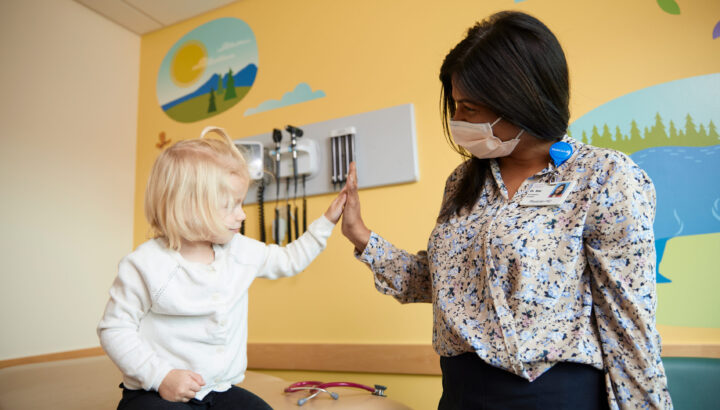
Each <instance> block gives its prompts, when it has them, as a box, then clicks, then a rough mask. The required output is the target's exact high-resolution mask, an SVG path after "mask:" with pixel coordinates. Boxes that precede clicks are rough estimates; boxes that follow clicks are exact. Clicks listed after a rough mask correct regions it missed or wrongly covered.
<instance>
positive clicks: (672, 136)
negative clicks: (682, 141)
mask: <svg viewBox="0 0 720 410" xmlns="http://www.w3.org/2000/svg"><path fill="white" fill-rule="evenodd" d="M668 128H669V129H670V130H669V132H668V136H669V137H670V143H671V144H673V145H675V144H677V141H678V132H677V129H676V128H675V123H674V122H673V121H672V120H670V126H669V127H668Z"/></svg>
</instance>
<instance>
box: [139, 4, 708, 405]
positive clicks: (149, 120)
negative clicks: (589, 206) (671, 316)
mask: <svg viewBox="0 0 720 410" xmlns="http://www.w3.org/2000/svg"><path fill="white" fill-rule="evenodd" d="M680 7H681V11H682V12H681V14H680V15H670V14H668V13H666V12H664V11H662V10H661V9H660V7H658V5H657V3H656V2H655V1H651V0H648V1H642V2H640V1H633V2H628V1H625V0H611V1H601V2H599V1H595V2H590V1H583V2H579V1H574V2H571V1H568V2H557V1H549V0H527V1H523V2H520V3H514V2H513V1H512V0H493V1H483V2H478V1H470V0H468V1H461V0H455V1H450V2H438V1H433V2H430V1H426V2H422V1H421V2H418V1H416V0H415V1H409V0H401V1H391V2H388V1H377V0H363V1H352V2H342V1H334V0H311V1H306V2H296V1H290V0H285V1H270V2H269V1H261V0H244V1H242V2H238V3H235V4H232V5H229V6H227V7H224V8H222V9H219V10H216V11H214V12H211V13H208V14H206V15H203V16H200V17H197V18H194V19H191V20H189V21H186V22H183V23H181V24H178V25H175V26H172V27H170V28H167V29H164V30H161V31H158V32H155V33H151V34H149V35H146V36H144V37H143V38H142V46H141V70H140V96H139V117H138V144H137V170H136V191H135V225H134V227H135V233H134V242H135V245H138V244H140V243H141V242H143V241H144V240H146V232H147V228H148V225H147V223H146V222H145V220H144V216H143V212H142V203H143V191H144V187H145V181H146V179H147V176H148V172H149V169H150V167H151V165H152V162H153V160H154V159H155V157H156V155H157V154H158V150H157V149H156V148H155V142H156V140H157V135H158V133H159V132H161V131H164V132H165V133H166V134H167V135H168V137H170V138H172V139H173V140H177V139H184V138H191V137H196V136H198V135H199V133H200V130H202V128H203V127H205V126H207V125H219V126H222V127H225V128H226V129H227V130H228V131H229V132H230V133H231V135H232V136H233V137H235V138H239V137H244V136H251V135H256V134H260V133H265V132H269V131H270V130H271V129H272V128H274V127H281V126H284V125H285V124H294V125H302V124H307V123H313V122H318V121H324V120H328V119H332V118H337V117H342V116H347V115H351V114H356V113H361V112H366V111H370V110H375V109H379V108H384V107H388V106H393V105H397V104H403V103H413V104H414V105H415V115H416V126H417V138H418V155H419V164H420V181H419V182H418V183H415V184H408V185H401V186H394V187H384V188H375V189H368V190H364V191H362V192H361V194H360V195H361V200H362V204H363V211H364V217H365V219H366V223H367V224H368V226H369V227H370V228H372V229H374V230H376V231H378V232H379V233H381V234H382V235H383V236H384V237H386V238H387V239H389V240H390V241H392V242H393V243H395V244H396V245H398V246H400V247H402V248H405V249H408V250H419V249H423V248H424V247H425V245H426V241H427V237H428V234H429V232H430V231H431V229H432V227H433V225H434V220H435V217H436V214H437V211H438V207H439V202H440V199H441V194H442V189H443V185H444V181H445V178H446V177H447V175H448V173H449V172H450V171H451V170H452V169H453V168H454V167H455V166H456V165H457V164H458V162H459V161H460V159H459V157H458V156H457V155H456V154H454V153H453V152H452V151H451V149H450V148H449V147H448V146H447V144H446V142H445V140H444V137H443V135H442V130H441V125H440V120H439V89H440V84H439V81H438V79H437V76H438V71H439V67H440V64H441V62H442V59H443V57H444V56H445V54H446V53H447V51H448V50H449V49H450V48H451V47H452V46H453V45H454V44H456V43H457V42H458V41H459V40H460V39H461V37H462V36H463V34H464V31H465V30H466V29H467V27H469V26H470V25H472V24H473V23H474V22H475V21H477V20H478V19H481V18H482V17H484V16H486V15H489V14H491V13H493V12H495V11H499V10H502V9H517V10H521V11H526V12H529V13H531V14H533V15H535V16H537V17H538V18H540V19H541V20H542V21H544V22H545V23H546V24H547V25H548V26H549V27H550V28H551V30H553V31H554V32H555V33H556V35H557V36H558V37H559V39H560V41H561V43H562V44H563V46H564V48H565V51H566V53H567V57H568V60H569V65H570V70H571V86H572V103H571V104H572V105H571V110H572V116H573V119H576V118H578V117H580V116H581V115H583V114H585V113H587V112H588V111H590V110H592V109H593V108H595V107H597V106H599V105H601V104H603V103H605V102H608V101H610V100H612V99H614V98H617V97H620V96H622V95H624V94H627V93H629V92H632V91H635V90H638V89H641V88H645V87H649V86H652V85H656V84H660V83H664V82H668V81H672V80H675V79H680V78H686V77H691V76H696V75H702V74H709V73H715V72H720V58H718V48H720V39H717V40H712V37H711V33H712V28H713V27H714V26H715V23H716V22H717V20H718V18H720V2H713V1H686V2H682V3H681V4H680ZM220 17H236V18H239V19H242V20H244V21H245V22H247V23H248V24H249V25H250V27H251V28H252V29H253V31H254V33H255V36H256V39H257V44H258V49H259V64H258V67H259V70H258V76H257V78H256V81H255V84H254V85H253V88H252V89H251V90H250V93H249V94H248V95H247V97H246V98H245V99H244V100H242V101H241V102H240V103H238V104H237V105H236V106H235V107H233V108H232V109H230V110H228V111H226V112H224V113H222V114H220V115H217V116H216V117H213V118H210V119H209V120H205V121H201V122H197V123H191V124H182V123H178V122H175V121H174V120H172V119H170V118H169V117H167V116H166V115H165V114H164V113H163V111H162V110H161V109H160V107H159V106H158V102H157V98H156V94H155V81H156V79H157V74H158V69H159V66H160V63H161V61H162V59H163V58H164V56H165V53H166V52H167V51H168V50H169V49H170V47H171V46H173V44H174V43H175V42H176V41H177V40H178V39H179V38H181V37H182V36H183V35H185V34H186V33H187V32H189V31H191V30H192V29H194V28H196V27H198V26H200V25H202V24H204V23H206V22H209V21H212V20H214V19H216V18H220ZM300 82H307V83H308V84H310V86H311V87H312V88H313V90H316V89H320V90H323V91H324V92H325V94H326V95H327V96H326V97H325V98H320V99H316V100H313V101H310V102H306V103H302V104H298V105H293V106H289V107H285V108H281V109H277V110H272V111H267V112H264V113H260V114H256V115H252V116H247V117H245V116H244V115H243V113H244V112H245V110H246V109H248V108H250V107H256V106H258V105H259V104H260V103H261V102H263V101H265V100H268V99H279V98H280V97H281V96H282V95H283V93H285V92H287V91H290V90H292V89H293V88H294V87H295V86H296V85H297V84H298V83H300ZM330 199H331V197H330V196H327V195H325V196H320V197H314V198H310V199H309V200H308V203H309V208H310V212H309V216H312V217H313V218H314V217H317V216H319V215H320V214H321V213H322V212H323V211H324V209H325V207H326V206H327V204H328V203H329V202H330ZM267 209H268V210H269V209H270V207H269V206H268V207H267ZM246 211H247V213H248V215H249V221H248V228H247V229H248V231H247V233H248V235H250V236H253V237H258V236H259V235H258V226H257V216H256V215H257V207H256V206H248V207H247V209H246ZM661 303H662V301H661ZM431 326H432V316H431V309H430V306H429V305H411V306H401V305H399V304H398V303H396V302H395V301H394V300H392V299H391V298H388V297H384V296H382V295H380V294H378V293H377V292H376V291H375V289H374V286H373V280H372V277H371V274H370V272H369V270H367V268H365V267H364V265H362V264H361V263H359V262H357V261H355V260H354V259H353V257H352V247H351V245H350V244H349V243H348V242H347V241H346V240H345V239H344V238H342V236H341V235H340V232H339V229H337V230H336V232H335V234H334V236H333V237H332V238H331V239H330V242H329V245H328V249H327V251H326V252H324V253H323V254H322V255H321V256H320V257H319V258H318V259H317V260H316V261H315V262H314V263H313V264H312V266H310V268H309V269H308V270H307V271H306V272H304V273H303V274H301V275H300V276H298V277H296V278H292V279H285V280H280V281H276V282H270V281H257V282H256V283H255V284H254V285H253V288H252V289H251V300H250V341H251V342H323V343H334V342H337V343H341V342H342V343H429V342H430V339H431ZM697 331H698V332H699V333H698V335H700V334H702V338H703V340H705V341H710V342H713V343H718V342H720V333H719V332H718V331H717V329H698V330H697ZM661 332H662V333H663V336H664V338H665V342H673V341H683V342H684V341H687V340H688V338H689V339H690V340H691V341H692V340H694V339H693V336H692V335H693V333H692V331H690V333H688V332H687V329H683V328H671V327H667V326H665V327H661ZM431 407H432V406H430V407H429V408H431Z"/></svg>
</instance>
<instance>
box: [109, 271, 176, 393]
mask: <svg viewBox="0 0 720 410" xmlns="http://www.w3.org/2000/svg"><path fill="white" fill-rule="evenodd" d="M151 304H152V300H151V295H150V292H149V290H148V288H147V286H146V285H145V281H144V280H143V279H142V276H141V275H140V272H139V271H138V269H137V268H136V266H135V265H134V264H133V262H132V261H131V260H130V259H129V258H128V257H126V258H124V259H123V260H122V261H121V262H120V265H119V268H118V276H117V278H115V282H113V285H112V287H111V288H110V300H109V301H108V303H107V306H106V308H105V314H104V315H103V318H102V320H101V321H100V323H99V324H98V327H97V333H98V336H99V337H100V344H101V345H102V347H103V349H104V350H105V352H106V353H107V355H108V356H109V357H110V358H111V359H112V361H113V362H115V365H117V366H118V368H120V371H121V372H122V373H123V374H124V375H126V376H129V377H131V378H133V379H135V380H138V381H139V382H140V384H141V385H142V387H143V388H144V389H145V390H155V391H157V390H158V389H159V388H160V384H161V383H162V381H163V379H164V378H165V376H167V374H168V373H169V372H170V371H171V370H172V367H171V366H170V365H169V364H168V363H166V362H165V361H163V360H161V359H160V358H159V357H158V355H157V354H156V353H155V351H154V350H153V349H152V348H151V347H150V346H148V344H147V343H145V342H144V341H143V340H142V338H141V337H140V335H139V333H138V329H139V328H140V320H141V319H142V318H143V317H144V316H145V315H146V314H147V312H148V311H149V310H150V306H151Z"/></svg>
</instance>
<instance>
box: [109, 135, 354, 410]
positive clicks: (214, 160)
mask: <svg viewBox="0 0 720 410" xmlns="http://www.w3.org/2000/svg"><path fill="white" fill-rule="evenodd" d="M208 131H215V132H217V133H218V134H220V135H221V136H222V137H223V140H222V141H221V140H218V139H204V138H203V136H204V134H205V133H206V132H208ZM248 183H249V176H248V170H247V166H246V163H245V160H244V159H243V156H242V155H241V154H240V152H239V151H238V150H237V148H236V147H235V145H234V144H233V143H232V141H231V140H230V138H229V137H228V136H227V135H225V133H224V132H222V130H221V129H210V130H208V129H206V130H205V131H203V135H201V137H200V138H198V139H192V140H187V141H181V142H178V143H176V144H175V145H173V146H172V147H170V148H168V149H167V150H166V151H164V152H163V153H162V154H160V156H159V157H158V158H157V160H156V161H155V165H154V166H153V169H152V171H151V173H150V179H149V181H148V185H147V190H146V194H145V214H146V216H147V219H148V221H149V222H150V226H151V228H152V230H153V232H154V239H151V240H149V241H147V242H145V243H143V244H142V245H140V246H139V247H138V248H137V249H136V250H135V251H134V252H132V253H130V254H129V255H127V256H126V257H125V258H123V259H122V260H121V261H120V265H119V268H118V276H117V278H116V279H115V282H114V283H113V285H112V287H111V289H110V300H109V301H108V304H107V307H106V309H105V314H104V316H103V318H102V320H101V321H100V324H99V325H98V335H99V337H100V342H101V344H102V347H103V349H105V352H107V354H108V356H110V358H111V359H112V360H113V362H115V364H116V365H117V366H118V367H119V368H120V370H121V371H122V373H123V375H124V377H123V397H122V400H121V401H120V404H119V406H118V409H190V408H206V407H208V406H212V407H213V408H218V409H235V408H237V409H240V408H242V409H269V408H270V406H268V405H267V403H265V402H264V401H263V400H262V399H260V398H259V397H257V396H255V395H254V394H252V393H250V392H248V391H246V390H244V389H241V388H239V387H237V386H234V385H235V384H236V383H240V382H241V381H242V380H243V379H244V377H245V369H246V368H247V356H246V345H247V317H248V288H249V287H250V284H251V283H252V281H253V280H254V279H255V278H257V277H262V278H269V279H276V278H280V277H287V276H293V275H295V274H298V273H300V272H301V271H302V270H303V269H305V268H306V267H307V266H308V264H310V262H311V261H312V260H313V259H314V258H315V257H316V256H317V255H318V254H319V253H320V252H321V251H322V250H323V249H324V248H325V245H326V242H327V239H328V237H329V236H330V234H331V232H332V230H333V227H334V226H335V223H336V222H337V221H338V218H339V217H340V215H341V213H342V209H343V206H344V203H345V198H346V192H345V191H344V190H343V191H341V193H340V194H339V195H338V197H337V198H335V200H333V202H332V203H331V204H330V207H329V208H328V210H327V211H326V212H325V215H324V216H322V217H320V218H319V219H317V220H316V221H315V222H313V223H312V224H311V225H310V226H309V227H308V230H307V232H306V233H305V234H303V235H302V236H301V237H300V238H298V239H297V240H296V241H295V242H293V243H291V244H289V245H287V246H286V247H279V246H277V245H265V244H264V243H261V242H258V241H256V240H253V239H250V238H247V237H245V236H243V235H240V234H238V230H239V228H240V224H241V223H242V221H243V220H244V219H245V213H244V212H243V209H242V202H243V199H244V198H245V194H246V192H247V189H248Z"/></svg>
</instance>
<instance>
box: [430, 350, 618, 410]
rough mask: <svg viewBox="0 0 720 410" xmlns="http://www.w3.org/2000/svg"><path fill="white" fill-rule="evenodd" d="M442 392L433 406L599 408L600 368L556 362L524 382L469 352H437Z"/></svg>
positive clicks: (448, 409) (459, 409) (602, 395)
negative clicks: (441, 354) (439, 355)
mask: <svg viewBox="0 0 720 410" xmlns="http://www.w3.org/2000/svg"><path fill="white" fill-rule="evenodd" d="M440 367H441V369H442V384H443V394H442V397H441V398H440V404H439V405H438V410H466V409H467V410H486V409H487V410H494V409H502V410H509V409H542V410H549V409H552V410H556V409H557V410H562V409H573V410H581V409H587V410H601V409H602V410H604V409H607V408H608V402H607V394H606V392H605V377H604V375H603V372H602V371H600V370H598V369H596V368H594V367H592V366H589V365H586V364H578V363H567V362H561V363H557V364H555V365H554V366H553V367H551V368H550V369H549V370H548V371H546V372H545V373H544V374H543V375H541V376H540V377H539V378H537V379H535V381H533V382H529V381H528V380H526V379H523V378H522V377H520V376H517V375H515V374H513V373H510V372H508V371H505V370H502V369H499V368H497V367H494V366H491V365H489V364H487V363H485V362H484V361H483V360H482V359H480V358H479V357H478V355H477V354H475V353H465V354H461V355H459V356H453V357H441V358H440Z"/></svg>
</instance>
